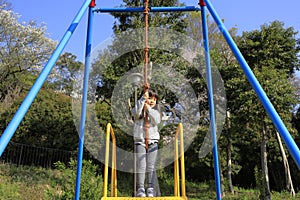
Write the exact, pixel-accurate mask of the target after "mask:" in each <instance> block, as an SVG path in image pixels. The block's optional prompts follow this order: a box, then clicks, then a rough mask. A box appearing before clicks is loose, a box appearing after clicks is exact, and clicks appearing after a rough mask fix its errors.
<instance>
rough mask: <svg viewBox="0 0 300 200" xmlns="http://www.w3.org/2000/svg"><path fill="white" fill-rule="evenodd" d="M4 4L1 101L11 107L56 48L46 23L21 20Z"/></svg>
mask: <svg viewBox="0 0 300 200" xmlns="http://www.w3.org/2000/svg"><path fill="white" fill-rule="evenodd" d="M3 3H5V1H4V2H3V1H2V2H1V4H0V28H1V32H0V54H1V58H0V105H1V107H2V108H8V107H9V106H10V105H11V103H12V102H13V101H14V100H15V99H16V98H17V97H18V96H19V95H20V94H21V93H22V91H23V90H24V89H27V88H28V87H29V85H31V84H32V82H33V79H34V78H35V75H36V74H37V73H39V72H40V70H41V68H42V66H43V64H44V63H45V62H46V61H47V59H48V58H49V55H50V53H51V52H52V50H53V49H54V42H53V41H52V40H51V39H49V38H47V37H46V27H45V26H43V25H41V26H38V25H37V24H36V23H35V22H34V21H30V22H29V23H28V24H25V23H20V22H18V20H19V17H20V16H19V15H17V14H15V13H14V12H13V11H12V10H10V9H7V7H5V6H6V4H3Z"/></svg>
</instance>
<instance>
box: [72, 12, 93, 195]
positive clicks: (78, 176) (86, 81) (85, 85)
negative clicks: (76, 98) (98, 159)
mask: <svg viewBox="0 0 300 200" xmlns="http://www.w3.org/2000/svg"><path fill="white" fill-rule="evenodd" d="M93 20H94V14H93V8H92V7H90V8H89V15H88V25H87V26H88V27H87V38H86V50H85V68H84V78H83V92H82V93H83V94H82V103H81V119H80V133H79V144H78V156H77V173H76V185H75V199H76V200H79V197H80V179H81V170H82V157H83V145H84V128H85V121H86V104H87V96H88V84H89V73H90V65H91V62H90V56H91V49H92V32H93V31H92V25H93Z"/></svg>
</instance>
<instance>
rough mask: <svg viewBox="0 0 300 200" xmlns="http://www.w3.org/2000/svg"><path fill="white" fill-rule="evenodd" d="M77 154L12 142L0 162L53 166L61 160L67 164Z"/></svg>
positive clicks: (18, 164)
mask: <svg viewBox="0 0 300 200" xmlns="http://www.w3.org/2000/svg"><path fill="white" fill-rule="evenodd" d="M76 155H77V153H76V152H74V151H65V150H60V149H53V148H45V147H37V146H31V145H26V144H19V143H14V142H10V143H9V145H8V146H7V148H6V149H5V151H4V152H3V154H2V156H1V157H0V162H5V163H8V164H15V165H17V166H20V165H29V166H40V167H44V168H53V167H54V165H53V164H54V163H55V162H57V161H60V162H63V163H65V164H67V163H68V162H69V161H70V160H71V159H72V158H73V159H76Z"/></svg>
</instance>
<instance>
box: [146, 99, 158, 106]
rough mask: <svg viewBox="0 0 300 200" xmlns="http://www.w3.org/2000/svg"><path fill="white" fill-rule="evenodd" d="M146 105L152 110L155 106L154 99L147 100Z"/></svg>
mask: <svg viewBox="0 0 300 200" xmlns="http://www.w3.org/2000/svg"><path fill="white" fill-rule="evenodd" d="M147 104H148V105H149V106H150V107H151V108H153V107H154V106H155V105H156V98H155V97H149V98H148V99H147Z"/></svg>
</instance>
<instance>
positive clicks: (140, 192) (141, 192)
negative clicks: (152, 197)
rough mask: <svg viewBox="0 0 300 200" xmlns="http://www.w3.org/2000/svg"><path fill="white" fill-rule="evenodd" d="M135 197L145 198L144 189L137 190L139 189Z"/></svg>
mask: <svg viewBox="0 0 300 200" xmlns="http://www.w3.org/2000/svg"><path fill="white" fill-rule="evenodd" d="M136 196H137V197H146V194H145V189H144V188H139V189H138V190H137V193H136Z"/></svg>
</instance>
